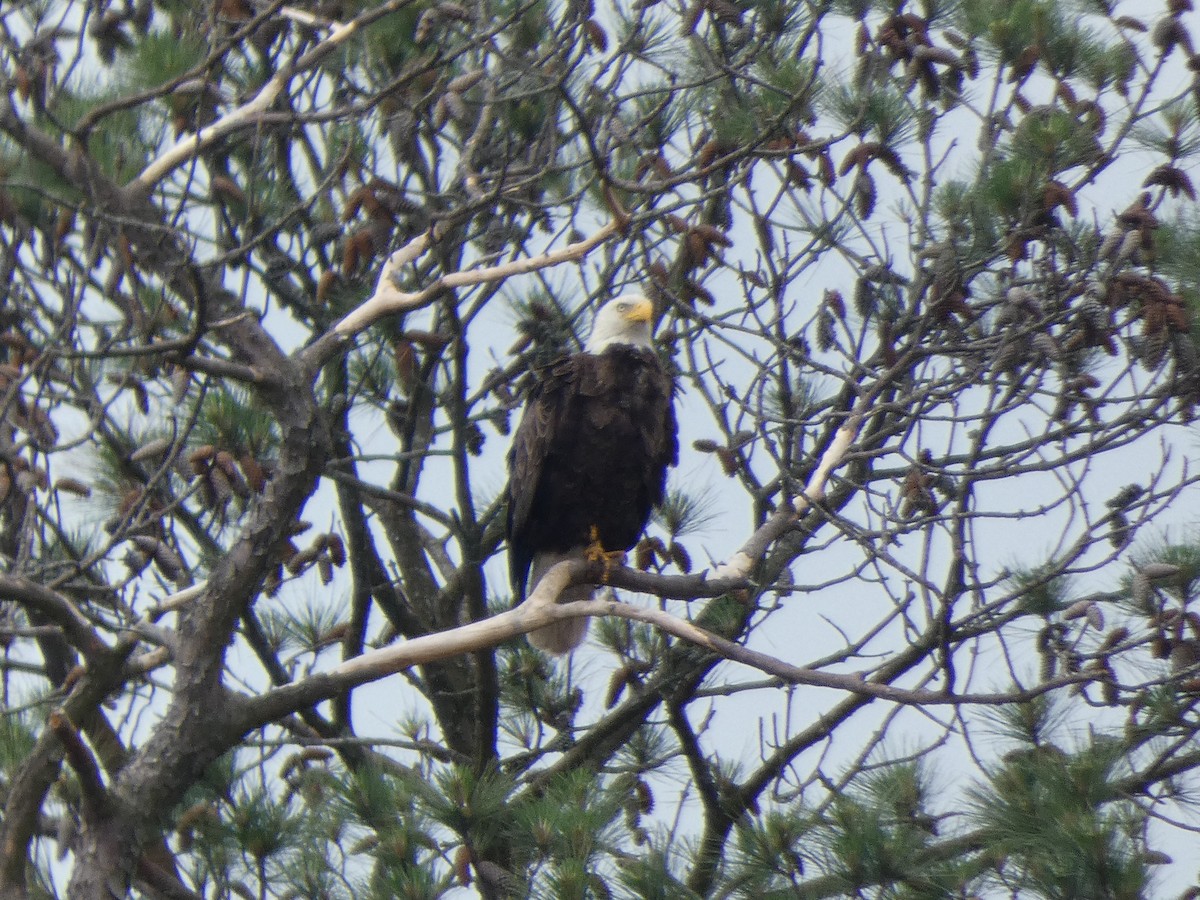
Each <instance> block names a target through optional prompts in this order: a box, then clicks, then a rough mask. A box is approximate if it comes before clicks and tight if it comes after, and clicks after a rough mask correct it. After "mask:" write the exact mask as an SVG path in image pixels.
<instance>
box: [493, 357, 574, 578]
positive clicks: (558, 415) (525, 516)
mask: <svg viewBox="0 0 1200 900" xmlns="http://www.w3.org/2000/svg"><path fill="white" fill-rule="evenodd" d="M578 368H579V367H578V362H577V357H574V356H568V357H566V358H564V359H561V360H558V361H557V362H555V363H552V364H551V365H549V366H548V367H547V368H546V369H545V370H543V373H542V376H541V379H540V380H539V382H538V383H537V384H536V385H535V386H534V388H533V391H532V392H531V393H530V395H529V399H528V400H527V401H526V403H525V412H524V414H523V415H522V416H521V424H520V425H518V426H517V432H516V434H515V435H514V436H513V443H512V449H511V450H510V451H509V458H508V467H509V477H508V547H509V550H508V566H509V578H510V580H511V582H512V586H513V592H514V597H513V599H514V600H516V601H520V600H523V599H524V598H525V585H526V582H527V579H528V578H529V567H530V565H531V564H532V562H533V554H534V551H533V548H532V547H530V546H529V542H528V539H527V535H528V528H529V522H530V516H531V515H532V513H533V509H534V507H535V505H536V502H537V497H538V493H539V492H540V491H541V489H542V474H543V471H544V469H545V465H546V460H547V459H548V458H549V456H550V454H551V453H552V452H553V449H554V443H555V440H556V436H557V435H560V434H563V433H564V432H565V429H567V428H569V426H570V423H569V417H570V414H571V406H572V397H574V396H575V395H576V394H577V393H578V379H579V373H578Z"/></svg>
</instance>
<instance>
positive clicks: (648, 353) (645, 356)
mask: <svg viewBox="0 0 1200 900" xmlns="http://www.w3.org/2000/svg"><path fill="white" fill-rule="evenodd" d="M540 376H541V377H540V379H539V381H538V383H537V384H536V385H535V387H534V389H533V392H532V394H531V396H530V397H529V400H528V402H527V403H526V406H525V414H524V416H523V417H522V419H521V424H520V426H519V427H518V428H517V433H516V436H515V437H514V439H513V445H512V450H511V452H510V453H509V476H510V477H509V486H508V491H509V496H508V546H509V574H510V576H511V579H512V586H513V593H514V600H515V601H517V602H519V601H521V600H523V599H524V598H525V591H526V587H527V581H528V579H529V569H530V565H531V564H532V563H533V560H534V557H535V556H536V555H537V554H539V553H565V552H566V551H568V550H571V549H573V548H579V547H586V546H588V544H590V543H591V527H592V526H593V525H594V526H596V527H597V528H598V529H599V533H600V543H601V544H602V545H603V546H604V549H605V550H610V551H612V550H628V549H630V548H631V547H632V546H633V545H634V544H635V543H636V542H637V540H638V538H639V537H640V536H641V533H642V531H643V529H644V528H645V527H646V522H647V520H648V519H649V518H650V512H651V510H652V509H653V508H654V507H655V506H656V505H658V504H659V503H661V502H662V500H663V494H664V491H665V489H666V480H667V467H668V466H673V465H675V463H676V462H677V461H678V457H679V443H678V438H677V436H676V425H675V409H674V405H673V398H672V395H673V393H674V384H673V382H672V379H671V376H670V375H669V374H668V373H667V371H666V370H665V369H664V367H663V365H662V363H661V362H660V361H659V359H658V357H657V356H655V354H654V352H653V351H652V350H650V349H644V348H637V347H632V346H629V345H625V344H616V345H613V346H610V347H608V348H607V349H605V350H604V351H603V352H601V353H594V354H593V353H587V352H583V353H576V354H573V355H571V356H568V357H565V358H563V359H560V360H558V361H557V362H554V363H552V364H550V365H549V366H547V367H546V368H545V369H544V370H542V372H541V373H540Z"/></svg>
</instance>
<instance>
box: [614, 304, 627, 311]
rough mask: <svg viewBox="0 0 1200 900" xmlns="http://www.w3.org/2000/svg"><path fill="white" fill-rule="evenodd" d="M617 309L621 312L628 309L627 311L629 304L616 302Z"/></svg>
mask: <svg viewBox="0 0 1200 900" xmlns="http://www.w3.org/2000/svg"><path fill="white" fill-rule="evenodd" d="M617 309H619V310H620V311H621V312H628V311H629V304H628V303H618V304H617Z"/></svg>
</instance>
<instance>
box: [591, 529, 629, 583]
mask: <svg viewBox="0 0 1200 900" xmlns="http://www.w3.org/2000/svg"><path fill="white" fill-rule="evenodd" d="M589 534H590V535H591V539H592V541H591V543H590V544H588V545H587V549H586V550H585V551H584V556H585V557H586V558H587V561H588V562H594V563H597V562H598V563H603V564H604V574H603V575H602V576H601V579H600V583H601V584H608V575H609V573H610V572H611V571H612V568H613V566H619V565H621V563H623V562H624V561H625V551H624V550H605V549H604V544H603V543H601V541H600V529H599V528H597V527H596V526H595V525H593V526H592V527H591V529H590V531H589Z"/></svg>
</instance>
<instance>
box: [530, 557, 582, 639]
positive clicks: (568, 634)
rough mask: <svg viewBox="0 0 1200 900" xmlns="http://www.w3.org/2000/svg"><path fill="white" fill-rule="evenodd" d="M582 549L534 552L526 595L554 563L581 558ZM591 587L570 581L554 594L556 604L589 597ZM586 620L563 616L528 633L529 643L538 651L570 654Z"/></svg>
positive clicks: (580, 635)
mask: <svg viewBox="0 0 1200 900" xmlns="http://www.w3.org/2000/svg"><path fill="white" fill-rule="evenodd" d="M585 552H586V551H585V548H583V547H577V548H575V549H573V550H568V551H567V552H566V553H538V554H535V555H534V557H533V565H532V566H530V568H529V591H528V593H527V594H526V596H528V594H532V593H533V592H534V591H535V590H537V586H538V582H539V581H541V580H542V576H543V575H545V574H546V572H547V571H549V570H550V568H551V567H553V566H554V565H556V564H557V563H560V562H563V561H564V560H568V559H583V555H584V553H585ZM593 590H594V588H593V586H592V585H590V584H573V585H571V586H570V587H568V588H567V589H566V590H564V591H563V592H562V593H561V594H559V595H558V602H559V603H573V602H574V601H576V600H591V599H592V591H593ZM587 630H588V619H585V618H582V617H581V618H578V619H566V620H564V621H562V622H555V623H554V624H553V625H547V626H546V627H545V628H539V629H537V630H536V631H531V632H529V643H531V644H533V646H535V647H537V648H538V649H539V650H545V651H546V652H547V653H555V654H558V655H561V654H564V653H570V652H571V651H572V650H574V649H575V648H576V647H578V646H579V645H580V644H582V643H583V638H584V636H585V635H586V634H587Z"/></svg>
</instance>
